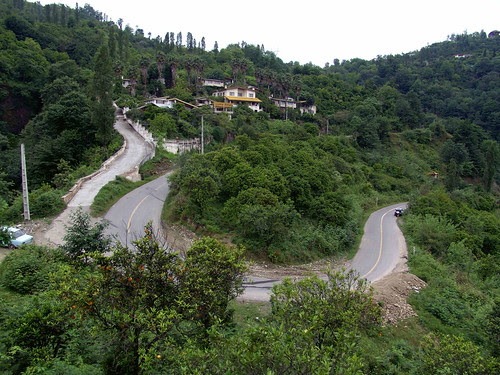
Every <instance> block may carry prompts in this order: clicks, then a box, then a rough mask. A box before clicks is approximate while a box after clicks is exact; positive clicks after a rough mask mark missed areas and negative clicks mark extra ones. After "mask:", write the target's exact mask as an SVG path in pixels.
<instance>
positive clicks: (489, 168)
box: [482, 140, 500, 191]
mask: <svg viewBox="0 0 500 375" xmlns="http://www.w3.org/2000/svg"><path fill="white" fill-rule="evenodd" d="M482 148H483V153H484V160H485V168H484V176H483V184H484V187H485V189H486V191H491V187H492V185H493V181H494V180H495V175H496V174H497V173H498V169H499V165H500V146H499V145H498V142H495V141H494V140H486V141H484V142H483V147H482Z"/></svg>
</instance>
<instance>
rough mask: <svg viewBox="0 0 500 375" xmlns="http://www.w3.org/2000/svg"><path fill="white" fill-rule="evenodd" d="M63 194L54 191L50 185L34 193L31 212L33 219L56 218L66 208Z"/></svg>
mask: <svg viewBox="0 0 500 375" xmlns="http://www.w3.org/2000/svg"><path fill="white" fill-rule="evenodd" d="M62 195H63V194H62V192H61V191H59V190H54V189H53V188H51V187H50V186H48V185H43V186H42V187H41V188H39V189H37V190H35V191H33V192H32V193H31V194H30V210H31V215H32V217H33V218H42V217H48V216H55V215H57V214H59V213H60V212H62V211H63V210H64V208H65V207H66V205H65V203H64V201H63V200H62Z"/></svg>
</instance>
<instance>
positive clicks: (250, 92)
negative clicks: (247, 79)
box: [213, 86, 262, 113]
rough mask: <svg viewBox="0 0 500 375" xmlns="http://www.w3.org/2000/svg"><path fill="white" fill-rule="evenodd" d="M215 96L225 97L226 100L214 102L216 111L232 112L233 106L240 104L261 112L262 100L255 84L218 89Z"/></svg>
mask: <svg viewBox="0 0 500 375" xmlns="http://www.w3.org/2000/svg"><path fill="white" fill-rule="evenodd" d="M213 96H216V97H223V98H224V102H213V105H214V112H216V113H218V112H232V108H233V107H236V106H238V105H246V106H247V107H249V108H250V109H251V110H253V111H254V112H260V111H262V109H261V108H260V103H262V101H261V100H260V99H258V98H257V95H256V88H255V87H253V86H248V87H242V86H234V87H228V88H226V89H224V90H220V91H216V92H214V93H213Z"/></svg>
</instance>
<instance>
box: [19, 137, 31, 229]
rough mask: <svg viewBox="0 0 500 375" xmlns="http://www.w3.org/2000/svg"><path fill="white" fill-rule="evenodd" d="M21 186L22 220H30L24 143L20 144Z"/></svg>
mask: <svg viewBox="0 0 500 375" xmlns="http://www.w3.org/2000/svg"><path fill="white" fill-rule="evenodd" d="M21 185H22V187H23V209H24V220H31V217H30V201H29V196H28V178H27V176H26V157H25V155H24V143H21Z"/></svg>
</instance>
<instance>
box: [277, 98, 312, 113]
mask: <svg viewBox="0 0 500 375" xmlns="http://www.w3.org/2000/svg"><path fill="white" fill-rule="evenodd" d="M269 99H270V100H271V101H272V102H273V104H274V105H275V106H277V107H278V108H280V109H282V110H287V109H299V110H300V114H301V115H303V114H304V113H308V114H310V115H315V114H316V106H315V105H314V104H307V102H306V101H305V100H300V101H297V100H294V99H293V98H286V99H283V98H274V97H270V98H269Z"/></svg>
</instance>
